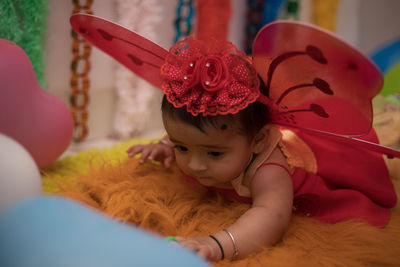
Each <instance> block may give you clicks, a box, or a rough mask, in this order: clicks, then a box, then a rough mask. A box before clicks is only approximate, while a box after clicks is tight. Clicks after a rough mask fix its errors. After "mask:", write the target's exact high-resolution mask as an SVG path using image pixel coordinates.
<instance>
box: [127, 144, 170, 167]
mask: <svg viewBox="0 0 400 267" xmlns="http://www.w3.org/2000/svg"><path fill="white" fill-rule="evenodd" d="M126 152H127V153H128V156H129V157H133V156H134V155H136V154H139V153H141V154H142V155H141V156H140V159H139V162H140V163H144V162H145V161H146V160H157V161H160V162H162V163H163V164H164V165H165V166H166V167H169V166H171V163H172V162H173V160H174V158H175V155H174V150H173V148H172V147H171V146H168V145H165V144H162V143H158V144H147V145H135V146H132V147H130V148H129V149H128V150H127V151H126Z"/></svg>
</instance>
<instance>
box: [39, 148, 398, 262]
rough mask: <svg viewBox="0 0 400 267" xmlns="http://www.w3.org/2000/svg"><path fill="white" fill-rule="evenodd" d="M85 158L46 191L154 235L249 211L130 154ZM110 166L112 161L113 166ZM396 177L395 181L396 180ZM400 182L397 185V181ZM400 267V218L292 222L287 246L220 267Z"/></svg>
mask: <svg viewBox="0 0 400 267" xmlns="http://www.w3.org/2000/svg"><path fill="white" fill-rule="evenodd" d="M133 142H134V143H137V142H145V140H140V141H137V140H135V141H130V142H127V143H124V144H122V145H119V146H116V147H114V148H112V149H105V150H101V151H99V150H92V151H85V152H81V153H80V154H78V155H76V156H72V157H67V158H64V159H62V160H59V161H57V162H55V163H54V164H52V165H50V166H49V167H48V168H46V169H44V170H42V171H43V177H44V182H45V191H47V192H59V193H61V194H63V195H65V196H67V197H70V198H73V199H76V200H79V201H81V202H83V203H85V204H87V205H90V206H92V207H95V208H97V209H98V210H100V211H102V212H104V213H106V214H108V215H110V216H111V217H114V218H117V219H119V220H122V221H125V222H126V223H127V224H133V225H137V226H139V227H141V228H144V229H147V230H149V231H151V232H153V233H156V234H161V235H164V236H166V235H181V236H196V235H208V234H210V233H213V232H216V231H219V230H221V229H222V228H224V227H227V226H229V225H230V224H232V223H233V222H234V221H235V220H236V219H237V218H238V217H239V216H240V215H241V214H242V213H243V212H244V211H245V210H247V209H248V208H249V206H248V205H247V204H243V203H239V202H236V201H230V200H226V199H224V198H223V197H221V196H219V195H216V194H213V193H210V192H207V191H206V190H204V188H201V187H198V186H195V185H193V184H190V183H189V182H187V181H185V180H183V179H182V177H181V175H180V173H179V170H178V169H177V168H176V166H172V167H171V168H170V169H166V168H164V167H163V166H161V165H159V164H155V163H152V162H148V163H145V164H143V165H140V164H139V163H138V161H137V159H127V158H126V155H125V150H126V149H127V148H128V147H129V146H131V145H132V144H133ZM111 159H112V160H111ZM393 174H394V173H393ZM394 178H395V180H394V182H395V183H396V184H397V183H398V182H399V180H398V179H399V177H394ZM398 264H400V210H399V209H398V208H395V209H394V210H393V214H392V218H391V220H390V222H389V224H388V225H387V227H386V228H384V229H378V228H375V227H372V226H369V225H367V224H365V223H363V222H359V221H347V222H342V223H338V224H325V223H321V222H318V221H316V220H314V219H311V218H306V217H299V216H294V217H293V218H292V222H291V224H290V227H289V229H288V231H287V232H286V234H285V235H284V237H283V239H282V241H281V242H280V243H279V244H277V245H275V246H274V247H270V248H267V247H266V248H264V249H263V250H262V251H260V252H257V253H254V254H252V255H250V256H248V257H247V258H245V259H242V260H238V261H235V262H233V263H232V262H230V261H229V260H224V261H222V262H218V263H215V266H266V265H268V266H394V265H398Z"/></svg>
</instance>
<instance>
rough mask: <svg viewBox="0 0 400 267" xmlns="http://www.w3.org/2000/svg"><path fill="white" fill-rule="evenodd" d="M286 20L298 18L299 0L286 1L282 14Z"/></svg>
mask: <svg viewBox="0 0 400 267" xmlns="http://www.w3.org/2000/svg"><path fill="white" fill-rule="evenodd" d="M282 18H283V19H286V20H299V1H298V0H288V1H287V3H286V8H285V12H284V13H283V16H282Z"/></svg>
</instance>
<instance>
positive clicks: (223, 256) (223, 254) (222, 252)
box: [210, 235, 225, 261]
mask: <svg viewBox="0 0 400 267" xmlns="http://www.w3.org/2000/svg"><path fill="white" fill-rule="evenodd" d="M210 237H211V238H212V239H214V241H215V242H217V244H218V247H219V249H220V250H221V255H222V256H221V261H222V260H223V259H224V258H225V253H224V248H223V247H222V245H221V243H219V241H218V239H216V238H215V236H213V235H210Z"/></svg>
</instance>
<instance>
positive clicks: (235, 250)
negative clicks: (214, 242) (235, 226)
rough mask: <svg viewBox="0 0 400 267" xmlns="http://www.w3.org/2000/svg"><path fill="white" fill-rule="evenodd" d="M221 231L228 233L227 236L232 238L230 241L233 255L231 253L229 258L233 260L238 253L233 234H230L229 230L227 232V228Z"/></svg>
mask: <svg viewBox="0 0 400 267" xmlns="http://www.w3.org/2000/svg"><path fill="white" fill-rule="evenodd" d="M222 231H224V232H226V233H227V234H228V235H229V237H230V238H231V240H232V243H233V255H232V259H231V260H235V259H236V257H237V256H238V254H239V251H238V247H237V245H236V241H235V238H234V237H233V235H232V234H231V232H229V231H228V230H226V229H222Z"/></svg>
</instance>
